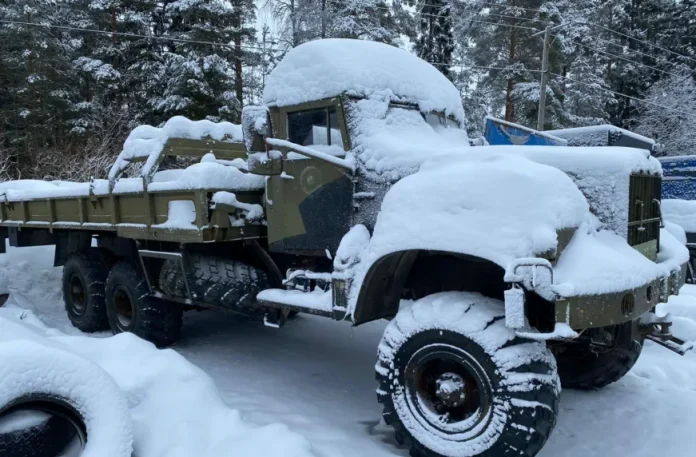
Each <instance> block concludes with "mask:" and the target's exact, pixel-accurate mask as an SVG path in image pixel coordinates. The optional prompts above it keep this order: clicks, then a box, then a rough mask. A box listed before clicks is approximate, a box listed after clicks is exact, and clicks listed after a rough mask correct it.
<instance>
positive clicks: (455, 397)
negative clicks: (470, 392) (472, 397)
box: [435, 373, 466, 408]
mask: <svg viewBox="0 0 696 457" xmlns="http://www.w3.org/2000/svg"><path fill="white" fill-rule="evenodd" d="M435 395H436V396H437V398H438V399H439V400H440V401H441V402H442V403H443V404H444V405H445V406H447V407H448V408H456V407H458V406H461V405H462V404H464V401H465V400H466V381H464V378H462V377H461V376H459V375H458V374H457V373H443V374H441V375H440V377H439V378H437V380H436V381H435Z"/></svg>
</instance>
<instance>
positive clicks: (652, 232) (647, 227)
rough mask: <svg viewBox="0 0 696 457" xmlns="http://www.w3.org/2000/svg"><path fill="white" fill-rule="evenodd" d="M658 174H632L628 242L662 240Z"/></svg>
mask: <svg viewBox="0 0 696 457" xmlns="http://www.w3.org/2000/svg"><path fill="white" fill-rule="evenodd" d="M661 184H662V178H661V177H660V176H656V175H647V174H634V175H631V181H630V186H631V187H630V188H629V193H628V195H629V198H628V201H629V206H628V244H630V245H631V246H636V245H639V244H643V243H646V242H648V241H653V240H655V241H657V243H658V244H659V242H660V187H661Z"/></svg>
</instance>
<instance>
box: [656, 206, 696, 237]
mask: <svg viewBox="0 0 696 457" xmlns="http://www.w3.org/2000/svg"><path fill="white" fill-rule="evenodd" d="M661 208H662V217H664V218H665V220H668V221H670V222H673V223H675V224H677V225H678V226H680V227H681V228H683V229H684V230H685V231H687V232H690V233H696V201H692V200H672V199H668V200H662V206H661Z"/></svg>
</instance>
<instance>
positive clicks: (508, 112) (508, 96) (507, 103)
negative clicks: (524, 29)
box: [505, 28, 516, 122]
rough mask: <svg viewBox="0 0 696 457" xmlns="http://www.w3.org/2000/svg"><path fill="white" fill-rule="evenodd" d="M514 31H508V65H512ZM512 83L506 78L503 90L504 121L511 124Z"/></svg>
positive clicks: (510, 79)
mask: <svg viewBox="0 0 696 457" xmlns="http://www.w3.org/2000/svg"><path fill="white" fill-rule="evenodd" d="M515 45H516V43H515V30H514V29H512V28H511V29H510V53H509V54H508V65H512V63H513V60H514V58H515ZM513 86H514V82H513V80H512V78H508V80H507V87H506V89H505V120H506V121H508V122H512V120H513V114H514V113H513V106H512V89H513Z"/></svg>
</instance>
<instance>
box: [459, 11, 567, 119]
mask: <svg viewBox="0 0 696 457" xmlns="http://www.w3.org/2000/svg"><path fill="white" fill-rule="evenodd" d="M454 5H455V6H456V11H455V14H453V17H454V18H455V22H454V30H455V37H456V42H458V43H462V44H463V43H466V44H467V47H466V50H467V52H466V62H465V65H466V64H469V65H474V66H479V67H483V68H482V69H481V71H480V72H479V74H480V75H481V79H480V81H479V82H478V85H479V86H480V90H481V91H483V92H486V93H489V94H490V100H491V107H490V108H491V112H492V114H494V115H497V116H502V117H504V118H505V119H506V120H508V121H514V122H519V123H522V124H526V125H528V126H536V118H537V107H538V105H539V94H540V85H539V84H540V83H539V73H538V71H539V69H540V68H541V55H542V52H541V51H542V40H540V39H539V38H538V37H533V36H532V35H533V34H534V32H535V31H538V30H540V29H543V27H544V26H545V24H546V23H548V22H549V21H554V22H559V19H560V17H561V15H560V12H559V11H558V9H557V8H556V7H555V6H554V5H552V4H547V3H543V2H541V1H539V0H513V1H508V2H505V3H500V7H491V2H490V1H489V0H485V1H484V0H482V1H478V0H474V1H472V2H471V3H468V4H462V3H459V2H457V3H455V4H454ZM563 42H564V41H563V38H562V37H560V36H559V37H558V38H557V39H556V40H555V41H554V43H553V45H552V46H551V48H550V52H549V68H550V72H551V73H556V74H557V73H560V72H561V69H562V66H563V54H562V44H563ZM486 68H490V69H486ZM501 68H502V70H501ZM550 82H551V83H553V81H550ZM554 89H555V88H554V87H553V85H552V84H551V85H550V86H549V93H550V97H549V98H547V107H548V110H549V111H548V114H547V116H546V117H547V119H548V120H549V123H550V125H555V124H554V122H555V115H554V113H555V110H556V109H558V107H559V100H558V99H556V98H555V97H556V95H557V94H558V93H559V92H558V91H557V90H554Z"/></svg>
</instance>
